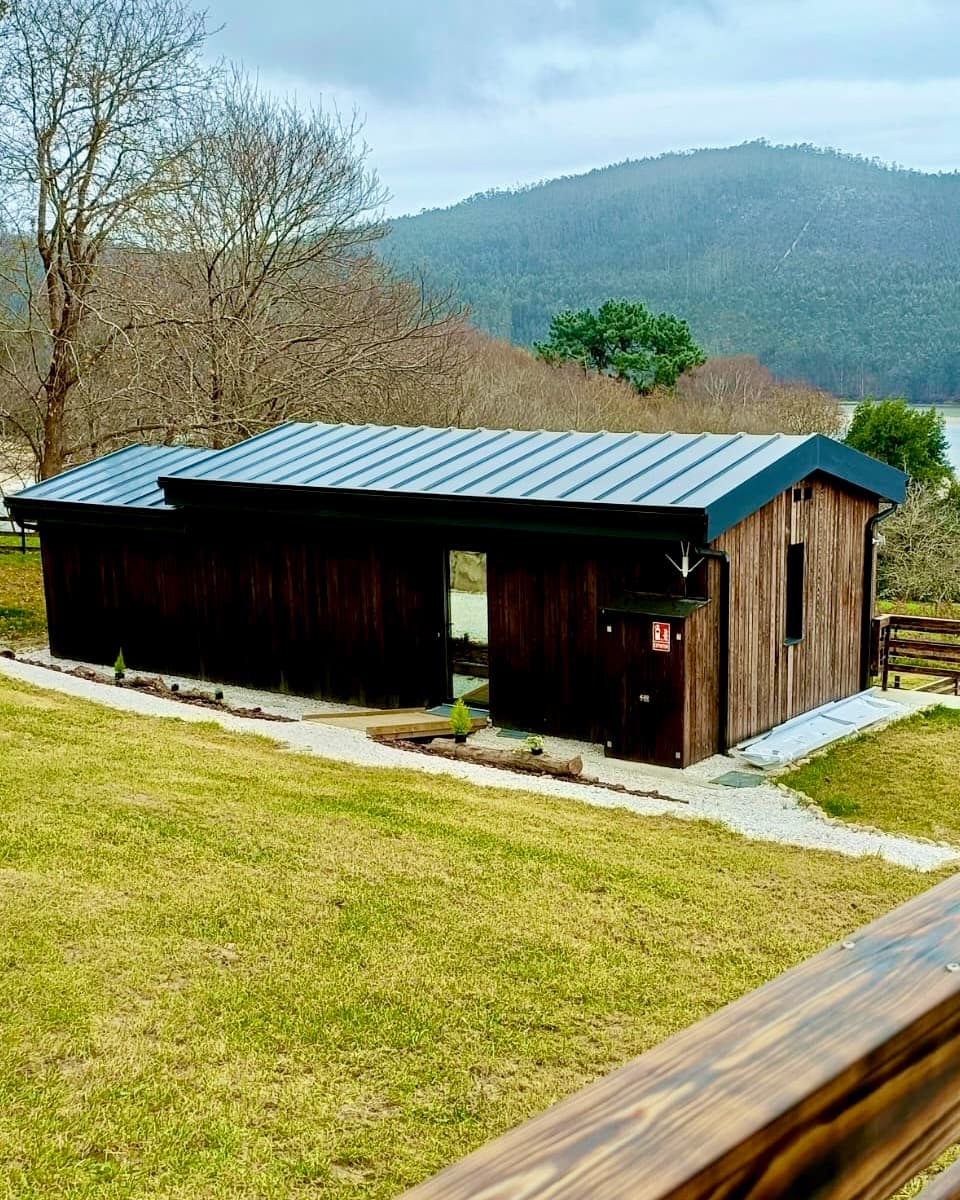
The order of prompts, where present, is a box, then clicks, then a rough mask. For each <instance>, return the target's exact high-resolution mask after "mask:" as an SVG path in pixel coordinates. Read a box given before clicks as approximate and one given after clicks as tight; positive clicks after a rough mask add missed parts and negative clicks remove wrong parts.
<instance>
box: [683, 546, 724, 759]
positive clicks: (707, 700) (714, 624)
mask: <svg viewBox="0 0 960 1200" xmlns="http://www.w3.org/2000/svg"><path fill="white" fill-rule="evenodd" d="M701 571H702V576H703V575H705V576H706V580H707V582H706V584H705V587H704V591H705V594H706V595H708V596H710V598H711V599H710V603H709V604H707V605H705V606H704V607H703V608H698V609H697V610H696V611H695V612H692V613H691V614H690V616H689V617H687V619H686V621H685V622H684V638H685V640H686V650H685V652H684V653H685V660H686V670H685V680H686V686H685V688H684V712H683V765H684V766H685V767H686V766H689V765H690V763H695V762H699V761H700V759H702V758H708V757H709V756H710V755H711V754H716V753H717V752H718V751H719V750H720V749H721V746H720V651H721V638H720V619H721V609H722V605H721V598H720V563H719V562H717V561H716V560H714V561H712V562H708V563H705V564H704V565H703V567H702V568H701ZM702 576H701V577H702Z"/></svg>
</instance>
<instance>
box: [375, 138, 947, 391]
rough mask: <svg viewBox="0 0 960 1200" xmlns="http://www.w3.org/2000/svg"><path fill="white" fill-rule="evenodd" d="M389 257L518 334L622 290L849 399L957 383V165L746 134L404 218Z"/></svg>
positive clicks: (709, 338)
mask: <svg viewBox="0 0 960 1200" xmlns="http://www.w3.org/2000/svg"><path fill="white" fill-rule="evenodd" d="M386 254H387V256H388V257H389V258H390V259H391V260H392V261H393V262H395V263H396V264H397V265H398V266H400V267H401V268H403V269H405V270H411V269H424V270H425V273H426V275H427V277H428V279H430V280H432V281H435V282H438V283H441V284H445V285H451V286H453V287H454V288H455V290H456V293H457V295H458V296H459V297H460V298H461V299H462V300H464V301H466V302H467V303H469V305H470V307H471V310H472V313H473V319H474V321H475V322H476V323H477V324H478V325H479V326H480V327H481V328H483V329H486V330H487V331H488V332H490V333H493V334H495V335H497V336H500V337H505V338H509V339H511V340H513V341H515V342H519V343H530V342H532V341H534V340H536V339H538V338H541V337H543V336H544V334H545V333H546V330H547V325H548V323H549V320H550V316H551V315H552V314H553V313H554V312H555V311H557V310H558V309H560V308H568V307H583V306H588V305H589V306H593V305H596V304H599V303H600V302H602V301H603V300H605V299H607V298H609V297H618V298H619V297H624V298H628V299H637V300H642V301H643V302H644V303H646V304H647V305H648V306H651V307H653V308H655V309H658V310H659V309H665V310H668V311H671V312H675V313H677V314H678V315H680V316H683V317H685V318H686V319H687V320H688V321H689V323H690V325H691V327H692V329H693V332H694V336H695V337H696V338H697V339H698V340H699V341H700V342H701V343H702V344H703V345H704V346H705V348H706V349H707V350H708V351H709V352H710V353H713V354H734V353H751V354H756V355H757V356H758V357H759V358H760V359H761V360H762V361H763V362H764V363H765V364H766V365H767V366H769V367H770V368H771V369H772V370H773V371H775V372H776V373H778V374H782V375H785V376H789V377H795V378H801V377H802V378H806V379H809V380H810V381H812V382H814V383H817V384H819V385H821V386H823V387H827V388H830V389H831V390H833V391H835V392H838V393H840V394H843V395H849V396H856V395H859V394H861V393H862V392H865V391H866V392H875V393H900V394H904V395H907V396H909V397H911V398H913V399H917V400H931V399H944V398H956V397H960V175H956V174H952V175H924V174H921V173H918V172H913V171H904V170H895V169H890V168H887V167H883V166H880V165H878V164H876V163H873V162H868V161H865V160H862V159H858V158H852V157H849V156H846V155H841V154H837V153H835V152H833V151H823V150H817V149H815V148H813V147H774V146H769V145H766V144H765V143H762V142H758V143H749V144H747V145H744V146H736V147H732V148H730V149H727V150H699V151H695V152H692V153H689V154H669V155H665V156H663V157H661V158H655V159H645V160H642V161H639V162H627V163H622V164H620V165H618V166H612V167H605V168H603V169H601V170H596V171H591V172H590V173H589V174H587V175H578V176H570V177H566V178H562V179H556V180H552V181H551V182H549V183H544V184H540V185H538V186H536V187H531V188H525V189H521V190H518V191H513V192H492V193H485V194H482V195H479V196H474V197H472V198H471V199H469V200H465V201H464V202H463V203H461V204H458V205H456V206H454V207H452V208H447V209H434V210H431V211H428V212H424V213H421V214H419V215H418V216H414V217H404V218H401V219H400V220H397V221H396V222H395V223H394V226H393V232H392V234H391V235H390V239H389V241H388V243H387V248H386Z"/></svg>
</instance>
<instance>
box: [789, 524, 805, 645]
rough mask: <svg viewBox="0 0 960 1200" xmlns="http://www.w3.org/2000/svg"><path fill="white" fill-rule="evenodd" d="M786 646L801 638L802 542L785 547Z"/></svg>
mask: <svg viewBox="0 0 960 1200" xmlns="http://www.w3.org/2000/svg"><path fill="white" fill-rule="evenodd" d="M786 625H787V627H786V635H785V640H786V642H787V644H788V645H792V644H793V643H794V642H799V641H800V639H801V638H802V637H803V542H794V543H793V545H791V546H788V547H787V623H786Z"/></svg>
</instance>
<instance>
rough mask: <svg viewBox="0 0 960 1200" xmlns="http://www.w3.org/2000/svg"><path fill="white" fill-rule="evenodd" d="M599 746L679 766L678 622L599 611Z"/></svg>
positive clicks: (680, 654) (680, 680)
mask: <svg viewBox="0 0 960 1200" xmlns="http://www.w3.org/2000/svg"><path fill="white" fill-rule="evenodd" d="M600 619H601V627H600V645H601V653H602V658H603V676H604V681H603V705H604V739H603V740H604V750H605V752H606V753H607V754H608V755H610V756H612V757H614V758H632V759H636V760H638V761H640V762H650V763H659V764H660V765H662V766H668V767H679V766H682V765H683V671H684V661H683V660H684V647H685V639H684V636H683V628H684V626H683V620H682V619H678V618H676V617H672V618H667V617H649V616H644V615H641V614H638V613H610V612H607V613H604V614H601V618H600Z"/></svg>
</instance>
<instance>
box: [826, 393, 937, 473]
mask: <svg viewBox="0 0 960 1200" xmlns="http://www.w3.org/2000/svg"><path fill="white" fill-rule="evenodd" d="M840 407H841V408H842V409H843V411H844V415H845V416H846V417H847V418H848V419H849V418H850V417H852V416H853V410H854V409H855V408H856V405H855V404H842V405H841V406H840ZM915 407H916V408H935V409H936V410H937V412H938V413H942V414H943V423H944V426H945V427H946V431H947V441H948V442H949V444H950V461H951V462H952V463H953V468H954V470H955V471H956V472H957V473H958V475H960V404H918V405H916V406H915Z"/></svg>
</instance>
